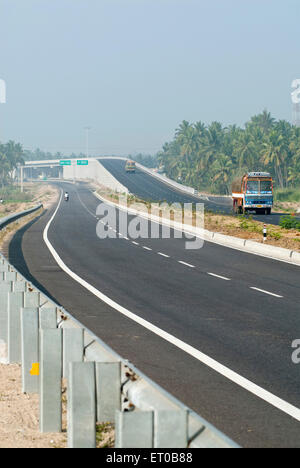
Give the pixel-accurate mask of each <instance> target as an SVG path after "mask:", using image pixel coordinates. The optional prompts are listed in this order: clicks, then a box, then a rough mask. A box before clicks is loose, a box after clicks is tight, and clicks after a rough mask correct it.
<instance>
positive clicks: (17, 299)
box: [8, 283, 39, 364]
mask: <svg viewBox="0 0 300 468" xmlns="http://www.w3.org/2000/svg"><path fill="white" fill-rule="evenodd" d="M24 284H25V283H24ZM38 306H39V293H34V292H30V293H29V292H12V293H10V294H9V295H8V362H9V363H11V364H12V363H17V364H21V308H22V307H30V308H32V307H38Z"/></svg>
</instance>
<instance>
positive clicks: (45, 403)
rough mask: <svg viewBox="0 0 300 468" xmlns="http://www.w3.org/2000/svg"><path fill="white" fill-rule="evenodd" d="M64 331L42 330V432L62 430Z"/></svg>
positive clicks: (58, 329)
mask: <svg viewBox="0 0 300 468" xmlns="http://www.w3.org/2000/svg"><path fill="white" fill-rule="evenodd" d="M61 380H62V330H61V329H60V328H57V329H55V330H53V329H45V330H40V431H41V432H61V430H62V400H61V392H62V381H61Z"/></svg>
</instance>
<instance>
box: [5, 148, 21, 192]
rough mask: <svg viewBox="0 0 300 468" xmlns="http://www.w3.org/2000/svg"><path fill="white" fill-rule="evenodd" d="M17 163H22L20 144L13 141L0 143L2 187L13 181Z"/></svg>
mask: <svg viewBox="0 0 300 468" xmlns="http://www.w3.org/2000/svg"><path fill="white" fill-rule="evenodd" d="M18 164H24V153H23V148H22V145H20V143H15V142H14V141H9V142H8V143H5V144H3V143H0V185H1V187H2V188H3V187H4V186H5V185H9V184H11V183H13V181H14V179H15V176H16V174H15V170H16V168H17V165H18Z"/></svg>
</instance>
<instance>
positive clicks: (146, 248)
mask: <svg viewBox="0 0 300 468" xmlns="http://www.w3.org/2000/svg"><path fill="white" fill-rule="evenodd" d="M143 249H145V250H152V249H150V247H146V246H145V245H143Z"/></svg>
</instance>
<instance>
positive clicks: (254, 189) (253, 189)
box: [247, 180, 259, 193]
mask: <svg viewBox="0 0 300 468" xmlns="http://www.w3.org/2000/svg"><path fill="white" fill-rule="evenodd" d="M258 192H259V181H258V180H248V182H247V193H258Z"/></svg>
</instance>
